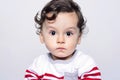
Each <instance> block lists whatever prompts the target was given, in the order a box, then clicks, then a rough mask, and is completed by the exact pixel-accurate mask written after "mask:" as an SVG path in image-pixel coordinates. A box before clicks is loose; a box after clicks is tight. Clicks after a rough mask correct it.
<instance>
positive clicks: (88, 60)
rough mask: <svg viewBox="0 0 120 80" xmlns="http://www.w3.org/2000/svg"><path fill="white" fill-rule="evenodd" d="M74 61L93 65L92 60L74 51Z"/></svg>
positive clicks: (80, 52) (88, 56)
mask: <svg viewBox="0 0 120 80" xmlns="http://www.w3.org/2000/svg"><path fill="white" fill-rule="evenodd" d="M76 60H77V61H80V62H83V63H84V64H85V63H95V61H94V59H93V58H92V57H91V56H90V55H88V54H85V53H83V52H82V51H79V50H78V51H76Z"/></svg>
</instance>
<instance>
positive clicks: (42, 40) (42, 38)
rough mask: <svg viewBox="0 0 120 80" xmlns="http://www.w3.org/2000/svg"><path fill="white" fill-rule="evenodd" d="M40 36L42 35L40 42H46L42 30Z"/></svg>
mask: <svg viewBox="0 0 120 80" xmlns="http://www.w3.org/2000/svg"><path fill="white" fill-rule="evenodd" d="M39 37H40V42H41V43H42V44H43V43H44V37H43V34H42V32H41V33H40V35H39Z"/></svg>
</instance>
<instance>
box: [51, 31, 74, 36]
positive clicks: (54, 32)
mask: <svg viewBox="0 0 120 80" xmlns="http://www.w3.org/2000/svg"><path fill="white" fill-rule="evenodd" d="M49 34H50V35H52V36H54V35H56V31H54V30H51V31H50V32H49ZM66 35H67V36H71V35H73V32H71V31H68V32H66Z"/></svg>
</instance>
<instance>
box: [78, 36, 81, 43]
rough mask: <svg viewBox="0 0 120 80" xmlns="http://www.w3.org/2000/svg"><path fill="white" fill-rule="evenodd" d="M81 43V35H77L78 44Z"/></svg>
mask: <svg viewBox="0 0 120 80" xmlns="http://www.w3.org/2000/svg"><path fill="white" fill-rule="evenodd" d="M80 43H81V35H79V37H78V44H80Z"/></svg>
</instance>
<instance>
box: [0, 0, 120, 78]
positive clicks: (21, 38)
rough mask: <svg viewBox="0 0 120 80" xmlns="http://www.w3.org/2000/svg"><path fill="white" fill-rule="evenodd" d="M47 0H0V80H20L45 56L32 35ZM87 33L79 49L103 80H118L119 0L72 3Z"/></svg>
mask: <svg viewBox="0 0 120 80" xmlns="http://www.w3.org/2000/svg"><path fill="white" fill-rule="evenodd" d="M48 1H49V0H0V80H23V77H24V72H25V69H26V68H27V67H28V66H29V64H31V63H32V61H33V60H34V58H35V57H37V56H39V55H40V54H41V53H46V52H47V51H46V48H45V47H44V45H42V44H40V42H39V37H38V36H37V35H36V34H35V31H36V29H35V27H34V20H33V18H34V16H35V14H36V12H37V11H38V10H41V8H42V7H43V5H45V4H46V2H48ZM75 1H77V2H78V4H80V6H81V8H82V12H83V14H84V16H85V17H86V19H87V27H88V29H89V32H88V33H87V34H84V35H83V37H82V41H81V45H79V46H78V49H81V50H82V51H84V52H85V53H87V54H89V55H91V56H92V57H93V58H94V59H95V61H96V63H97V64H98V65H99V67H100V70H101V72H102V77H103V80H119V79H120V76H119V71H120V69H119V68H120V62H119V61H120V54H119V53H120V1H119V0H75Z"/></svg>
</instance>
